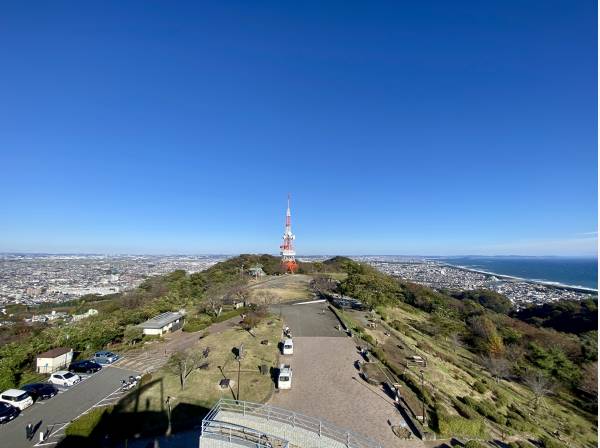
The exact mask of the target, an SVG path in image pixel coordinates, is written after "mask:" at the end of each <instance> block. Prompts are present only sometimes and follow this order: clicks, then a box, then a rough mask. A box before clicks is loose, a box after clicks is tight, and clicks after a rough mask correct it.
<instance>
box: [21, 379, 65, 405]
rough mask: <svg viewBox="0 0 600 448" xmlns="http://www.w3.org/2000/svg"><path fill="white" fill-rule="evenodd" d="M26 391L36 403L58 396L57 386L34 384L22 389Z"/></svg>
mask: <svg viewBox="0 0 600 448" xmlns="http://www.w3.org/2000/svg"><path fill="white" fill-rule="evenodd" d="M22 389H23V390H24V391H27V393H28V394H29V395H31V398H33V400H34V401H37V400H47V399H48V398H52V397H53V396H55V395H56V394H58V389H57V388H56V386H54V385H52V384H48V383H32V384H26V385H25V386H23V387H22Z"/></svg>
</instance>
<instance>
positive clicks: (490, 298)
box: [452, 289, 512, 314]
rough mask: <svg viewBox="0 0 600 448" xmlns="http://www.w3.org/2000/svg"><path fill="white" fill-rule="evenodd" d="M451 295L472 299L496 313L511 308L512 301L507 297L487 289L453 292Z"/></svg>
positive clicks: (462, 298)
mask: <svg viewBox="0 0 600 448" xmlns="http://www.w3.org/2000/svg"><path fill="white" fill-rule="evenodd" d="M452 296H453V297H455V298H457V299H460V300H472V301H474V302H477V303H479V304H480V305H481V306H483V307H484V308H487V309H490V310H492V311H495V312H496V313H502V314H507V313H508V312H509V311H510V310H511V309H512V303H511V301H510V300H509V299H508V298H507V297H505V296H503V295H502V294H500V293H497V292H495V291H490V290H489V289H476V290H473V291H459V292H453V293H452Z"/></svg>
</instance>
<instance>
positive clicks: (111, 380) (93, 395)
mask: <svg viewBox="0 0 600 448" xmlns="http://www.w3.org/2000/svg"><path fill="white" fill-rule="evenodd" d="M135 373H136V372H134V371H131V370H124V369H120V368H118V367H113V366H107V367H104V368H103V369H102V370H101V371H100V372H98V373H95V374H93V375H89V376H85V378H84V380H83V381H81V382H80V383H78V384H76V385H75V386H72V387H70V388H68V389H64V390H61V392H60V393H59V394H58V395H57V396H55V397H53V398H51V399H49V400H46V401H40V402H38V403H35V404H34V405H33V406H30V407H29V408H27V409H25V411H23V412H22V413H21V415H20V416H19V417H17V418H16V419H15V420H13V421H12V422H9V423H6V424H4V425H2V426H0V446H2V447H7V448H9V447H10V448H26V447H31V446H34V445H36V443H37V445H36V446H40V447H48V448H52V447H53V446H55V445H56V444H58V442H60V440H61V439H62V438H63V437H64V429H65V427H66V426H67V424H68V423H70V422H71V420H74V419H75V418H77V417H79V416H80V415H82V414H83V413H85V412H87V411H89V410H90V409H93V408H94V407H98V406H105V405H108V404H113V403H115V402H116V401H118V399H119V398H120V397H121V390H120V389H121V380H122V379H124V378H127V377H128V376H129V375H133V374H135ZM27 423H31V424H32V425H34V426H36V425H38V424H39V427H38V429H37V431H36V434H35V437H34V439H33V440H31V441H30V440H27V439H26V438H25V427H26V426H27ZM40 431H44V432H47V434H48V438H47V439H46V441H45V442H44V443H41V444H40V443H39V432H40Z"/></svg>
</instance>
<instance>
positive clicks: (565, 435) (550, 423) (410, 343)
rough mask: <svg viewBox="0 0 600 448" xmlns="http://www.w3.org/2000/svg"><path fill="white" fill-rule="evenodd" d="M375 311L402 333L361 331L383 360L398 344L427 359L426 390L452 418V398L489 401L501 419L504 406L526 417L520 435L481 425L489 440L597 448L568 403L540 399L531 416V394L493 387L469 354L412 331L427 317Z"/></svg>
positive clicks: (508, 385) (589, 427)
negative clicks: (549, 438) (546, 439)
mask: <svg viewBox="0 0 600 448" xmlns="http://www.w3.org/2000/svg"><path fill="white" fill-rule="evenodd" d="M378 311H379V314H380V316H382V317H384V319H385V321H387V322H391V321H394V320H398V321H400V322H403V323H404V324H406V325H404V326H403V327H402V331H396V330H393V329H389V327H388V329H387V330H386V329H384V328H383V327H382V326H381V324H380V325H378V327H377V328H375V329H371V328H367V327H363V328H364V332H365V333H366V334H368V335H370V336H371V337H373V338H375V339H377V341H378V343H379V344H378V346H379V347H381V348H382V349H383V351H384V352H385V354H386V358H388V359H389V355H390V354H391V350H390V348H393V347H397V345H398V344H400V345H403V346H405V349H404V352H405V353H406V355H407V356H408V355H412V354H413V353H416V354H418V355H421V356H423V357H425V358H427V360H428V366H427V368H426V369H424V378H425V385H426V388H427V389H428V390H429V391H430V392H431V393H432V394H433V395H434V397H435V399H436V402H437V403H438V404H441V405H442V406H443V407H444V408H445V410H446V411H447V413H448V414H449V415H456V416H458V413H457V411H456V409H455V408H454V407H453V405H452V399H453V398H456V397H457V396H464V395H468V396H471V397H473V398H474V399H475V400H486V399H487V400H491V401H493V402H494V403H495V406H496V409H497V410H498V411H499V412H500V413H503V414H504V413H506V411H507V405H508V404H510V403H513V404H514V405H516V406H517V407H519V408H520V409H523V410H526V411H527V412H528V413H529V420H530V422H531V425H529V426H530V428H528V430H526V431H523V430H521V431H515V430H511V429H510V428H506V427H504V426H501V425H498V424H496V423H493V422H491V421H490V420H486V426H487V427H488V432H489V435H490V436H491V437H494V438H501V437H502V435H503V434H504V435H506V434H510V433H512V437H510V436H509V439H510V438H512V439H515V440H516V439H527V438H533V439H537V438H539V437H540V436H543V435H550V434H552V433H554V432H555V431H558V433H559V434H560V435H561V439H562V440H563V441H566V442H568V443H570V444H573V445H576V446H590V447H592V446H597V427H596V426H595V425H594V424H593V423H592V422H591V421H590V419H591V418H592V416H589V415H587V416H586V415H585V414H583V413H582V412H581V411H580V410H578V409H577V408H576V406H575V405H574V403H572V401H570V400H569V399H565V397H551V398H546V399H545V400H544V401H545V406H544V407H542V409H541V410H539V411H538V413H537V414H536V413H534V411H533V407H532V405H531V404H532V402H533V394H532V393H531V391H530V390H529V389H528V388H526V387H524V386H523V385H521V384H520V383H518V382H515V381H506V380H501V381H500V382H499V383H498V384H496V383H495V381H494V379H492V377H491V376H490V374H489V373H488V372H487V371H486V370H485V369H483V368H482V367H481V366H480V365H479V364H478V363H477V360H476V359H475V355H473V354H472V353H471V352H469V351H468V350H466V349H464V348H461V347H455V346H454V345H453V344H452V343H451V342H450V341H446V340H443V339H441V338H437V337H434V336H430V335H428V334H425V333H423V332H421V331H419V330H418V329H417V328H415V327H414V326H413V324H415V323H419V322H426V321H427V319H428V317H429V315H428V314H427V313H425V312H424V311H421V310H418V309H416V308H412V307H410V306H409V305H405V304H403V305H402V306H401V307H391V306H387V307H383V308H379V309H378ZM364 314H365V313H359V312H350V313H349V315H350V317H351V318H352V320H353V321H354V322H356V323H358V324H361V323H364V322H361V319H362V320H364V316H361V315H364ZM361 326H363V325H361ZM417 326H418V325H417ZM388 330H389V331H388ZM385 332H389V333H390V336H386V335H385V334H384V333H385ZM410 369H413V372H415V373H416V372H417V371H418V369H417V368H416V367H412V368H410ZM410 369H409V370H410ZM481 380H485V381H486V385H485V388H486V390H485V391H484V392H483V393H480V392H477V391H476V390H474V389H473V387H472V386H473V384H474V383H475V382H476V381H481ZM492 389H496V390H499V391H500V394H501V395H503V396H504V400H503V401H505V403H503V402H499V400H498V399H496V398H495V397H494V395H493V391H492ZM586 417H587V418H586Z"/></svg>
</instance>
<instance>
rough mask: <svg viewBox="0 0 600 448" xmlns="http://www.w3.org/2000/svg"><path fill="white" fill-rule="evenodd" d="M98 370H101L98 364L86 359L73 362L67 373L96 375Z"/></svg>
mask: <svg viewBox="0 0 600 448" xmlns="http://www.w3.org/2000/svg"><path fill="white" fill-rule="evenodd" d="M100 369H102V366H101V365H100V364H98V363H97V362H94V361H90V360H87V359H86V360H84V361H77V362H73V363H71V365H70V366H69V372H76V373H96V372H97V371H98V370H100Z"/></svg>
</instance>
